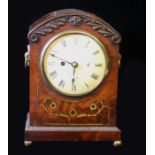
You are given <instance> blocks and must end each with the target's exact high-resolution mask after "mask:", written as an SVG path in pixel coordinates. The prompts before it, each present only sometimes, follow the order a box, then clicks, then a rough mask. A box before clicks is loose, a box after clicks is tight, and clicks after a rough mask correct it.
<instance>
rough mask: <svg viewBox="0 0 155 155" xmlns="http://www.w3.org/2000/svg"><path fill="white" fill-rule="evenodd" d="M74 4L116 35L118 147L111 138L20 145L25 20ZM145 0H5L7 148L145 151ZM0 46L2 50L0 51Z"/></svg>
mask: <svg viewBox="0 0 155 155" xmlns="http://www.w3.org/2000/svg"><path fill="white" fill-rule="evenodd" d="M65 8H77V9H82V10H85V11H89V12H92V13H95V14H97V15H98V16H100V17H102V18H103V19H104V20H105V21H107V22H108V23H109V24H111V25H112V26H113V27H114V28H115V29H116V30H118V32H120V33H121V35H122V39H123V40H122V43H121V50H120V53H121V54H122V66H121V69H120V74H119V93H118V111H117V112H118V114H117V115H118V121H117V125H118V126H119V127H120V129H121V130H122V134H123V143H124V144H123V147H121V148H113V147H112V143H111V142H48V143H47V142H35V143H33V145H32V146H31V147H29V148H25V146H24V144H23V142H24V127H25V120H26V113H27V111H28V104H29V95H28V94H29V86H28V84H29V83H28V82H29V78H28V75H29V73H28V70H25V69H24V53H25V51H26V45H27V44H28V42H27V38H26V36H27V32H28V27H29V25H31V24H32V22H34V21H35V20H36V19H38V18H40V17H41V16H43V15H44V14H46V13H48V12H51V11H54V10H58V9H65ZM145 32H146V31H145V1H144V0H49V1H47V0H42V1H41V0H40V1H39V0H36V1H34V0H10V1H9V153H10V155H13V154H14V155H29V154H37V155H40V154H43V155H44V154H68V155H69V154H72V155H74V154H80V155H81V154H85V155H89V154H104V155H116V154H117V155H133V154H140V155H144V154H145V144H146V143H145V137H146V136H145V131H146V123H145V121H146V118H145V102H146V98H145V92H146V91H145V87H146V82H145V80H146V75H145V74H146V67H145V66H146V65H145V57H146V56H145V50H146V45H145ZM1 52H3V51H1Z"/></svg>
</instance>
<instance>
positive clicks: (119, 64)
mask: <svg viewBox="0 0 155 155" xmlns="http://www.w3.org/2000/svg"><path fill="white" fill-rule="evenodd" d="M121 60H122V56H121V54H119V60H118V67H119V68H120V67H121Z"/></svg>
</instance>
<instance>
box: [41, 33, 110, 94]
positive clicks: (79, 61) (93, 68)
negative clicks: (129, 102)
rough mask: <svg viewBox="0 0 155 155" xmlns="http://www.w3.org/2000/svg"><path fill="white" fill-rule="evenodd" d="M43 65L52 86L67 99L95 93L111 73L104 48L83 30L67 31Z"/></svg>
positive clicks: (46, 53)
mask: <svg viewBox="0 0 155 155" xmlns="http://www.w3.org/2000/svg"><path fill="white" fill-rule="evenodd" d="M41 64H42V70H43V74H44V75H45V77H46V80H47V81H48V84H49V85H50V86H51V87H52V88H53V89H55V90H56V91H57V92H59V93H61V94H64V95H67V96H81V95H85V94H87V93H89V92H91V91H93V90H94V89H95V88H97V87H98V86H99V84H100V83H101V82H102V81H103V79H104V77H105V76H106V74H107V72H108V58H107V55H106V50H105V48H104V46H103V45H102V43H101V42H100V41H99V40H97V39H96V38H95V37H93V36H91V35H90V34H88V33H85V32H83V31H66V32H64V33H63V34H60V35H58V36H56V37H55V38H53V39H52V40H50V41H49V42H48V43H47V45H46V46H45V48H44V50H43V55H42V59H41Z"/></svg>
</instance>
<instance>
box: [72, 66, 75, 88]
mask: <svg viewBox="0 0 155 155" xmlns="http://www.w3.org/2000/svg"><path fill="white" fill-rule="evenodd" d="M75 89H76V87H75V67H73V78H72V90H75Z"/></svg>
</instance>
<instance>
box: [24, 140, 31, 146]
mask: <svg viewBox="0 0 155 155" xmlns="http://www.w3.org/2000/svg"><path fill="white" fill-rule="evenodd" d="M24 145H25V146H27V147H28V146H31V145H32V142H31V141H26V140H25V141H24Z"/></svg>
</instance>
